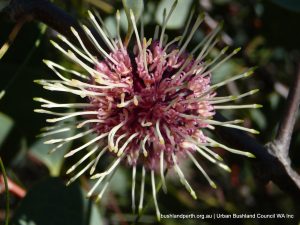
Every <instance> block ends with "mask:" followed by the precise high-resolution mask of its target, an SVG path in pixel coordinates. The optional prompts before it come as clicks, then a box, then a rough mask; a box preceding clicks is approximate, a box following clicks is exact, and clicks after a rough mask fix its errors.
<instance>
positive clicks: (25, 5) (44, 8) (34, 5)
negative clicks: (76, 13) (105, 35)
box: [2, 0, 101, 54]
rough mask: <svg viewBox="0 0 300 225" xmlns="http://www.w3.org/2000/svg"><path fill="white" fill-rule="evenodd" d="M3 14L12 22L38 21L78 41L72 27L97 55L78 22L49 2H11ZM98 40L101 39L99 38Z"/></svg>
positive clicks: (15, 0)
mask: <svg viewBox="0 0 300 225" xmlns="http://www.w3.org/2000/svg"><path fill="white" fill-rule="evenodd" d="M2 13H3V14H4V15H5V16H6V17H8V18H10V20H12V21H19V20H26V21H30V20H36V21H39V22H42V23H44V24H46V25H47V26H49V27H51V28H53V29H54V30H56V31H57V32H58V33H60V34H62V35H63V36H65V37H67V38H68V39H69V40H71V41H77V39H76V38H75V36H74V35H73V33H72V32H71V29H70V27H74V28H75V29H76V31H77V32H78V34H79V36H80V37H81V39H82V41H83V43H84V44H85V45H86V47H87V48H88V49H89V50H90V51H91V52H92V53H95V54H96V53H97V51H96V50H95V48H94V46H93V44H92V43H91V42H90V40H89V38H88V37H87V36H86V34H85V32H84V31H83V29H82V27H81V26H80V25H79V23H78V21H77V20H76V19H74V18H73V17H72V16H70V15H69V14H67V13H66V12H65V11H63V10H62V9H60V8H59V7H57V6H56V5H54V4H53V3H51V2H50V1H48V0H11V1H10V3H9V5H8V6H7V7H6V8H4V10H3V12H2ZM92 32H93V34H94V35H95V37H98V35H97V34H96V33H95V32H94V31H93V30H92ZM98 40H100V39H99V38H98ZM99 42H101V40H100V41H99Z"/></svg>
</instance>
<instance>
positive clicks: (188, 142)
mask: <svg viewBox="0 0 300 225" xmlns="http://www.w3.org/2000/svg"><path fill="white" fill-rule="evenodd" d="M175 6H176V1H175V2H174V4H173V6H172V8H171V9H170V11H169V12H168V13H164V20H163V21H164V22H163V24H162V27H161V29H160V30H161V31H160V32H159V27H158V26H157V29H156V31H155V33H154V37H153V39H151V38H150V39H147V38H146V37H144V36H143V33H141V34H140V33H139V32H138V30H137V25H136V19H135V16H134V14H133V12H132V11H130V20H131V22H132V25H133V32H134V34H133V35H134V36H135V38H133V39H134V40H133V41H132V42H133V47H132V48H130V47H129V45H128V43H125V42H123V41H122V39H121V37H120V31H119V23H120V15H119V12H117V16H116V20H117V37H115V38H113V37H111V36H110V35H109V34H108V33H107V32H106V29H105V28H104V27H103V24H102V26H100V24H99V23H98V21H97V18H96V17H95V16H94V14H93V13H91V12H88V13H89V19H90V20H91V22H92V24H93V25H94V28H95V29H96V31H97V32H98V34H99V35H100V37H101V38H102V39H103V41H104V43H105V44H106V48H107V49H109V50H108V51H107V50H105V49H104V47H103V46H100V44H99V43H98V41H97V40H96V38H95V36H94V35H93V34H92V32H91V31H90V30H89V28H87V27H86V26H84V25H83V29H84V31H85V33H86V35H87V36H88V37H89V39H90V41H91V42H92V43H93V45H94V47H95V48H96V49H97V50H98V53H99V55H97V56H96V55H93V54H92V53H91V52H90V51H89V49H88V48H87V47H86V46H85V44H84V43H83V41H82V39H81V38H80V36H79V34H78V32H77V31H76V30H75V29H74V28H71V31H72V33H73V34H74V36H75V37H76V38H77V40H78V44H79V46H80V48H81V49H80V48H78V47H77V46H75V45H74V44H72V43H71V42H70V41H69V40H68V39H67V38H65V37H63V36H62V35H58V38H59V39H60V40H61V41H62V42H63V45H59V44H57V43H56V42H54V41H52V44H53V45H54V47H55V48H57V49H58V50H59V51H60V52H62V53H63V54H64V55H65V56H66V57H67V58H68V59H70V60H71V61H72V62H73V63H75V64H77V65H79V66H80V67H81V68H82V69H83V70H84V72H83V73H82V72H79V71H75V70H71V69H67V68H65V67H63V66H61V65H59V64H56V63H55V62H52V61H49V60H44V63H45V64H46V65H47V66H48V67H49V68H50V69H52V70H53V71H54V73H55V74H56V75H57V77H58V78H59V79H58V80H57V79H56V80H38V81H37V83H39V84H41V85H43V87H44V88H45V89H47V90H51V91H58V92H67V93H71V94H74V95H77V96H80V97H81V98H82V101H81V102H80V103H78V102H76V103H55V102H52V101H49V100H46V99H43V98H36V99H35V100H36V101H38V102H41V103H43V104H42V108H51V109H56V108H67V109H73V111H68V112H57V111H48V110H45V109H37V110H35V111H36V112H39V113H46V114H50V115H54V116H58V117H55V118H50V119H47V122H49V123H54V124H56V123H63V122H66V123H68V119H70V118H73V117H80V118H81V119H82V120H81V121H79V122H72V123H73V126H74V127H75V129H76V131H77V133H76V134H75V135H74V136H71V137H67V138H56V139H50V140H48V141H46V142H45V143H46V144H56V147H55V148H54V149H53V151H56V150H57V149H59V148H61V147H62V146H63V145H64V144H65V143H67V142H70V141H73V140H76V139H79V138H82V137H91V138H90V140H89V141H88V142H86V143H85V144H83V145H81V146H78V147H77V148H75V149H73V150H71V151H70V152H68V153H67V154H66V155H65V157H70V156H72V155H74V154H76V153H79V152H82V151H83V150H84V149H88V151H87V153H86V154H85V155H84V156H83V157H82V158H81V159H80V160H79V161H78V162H77V163H75V164H74V165H73V166H72V167H71V168H70V169H69V170H68V171H67V173H71V172H73V171H75V170H76V169H77V168H78V167H79V166H82V164H83V163H86V162H87V163H86V166H84V167H83V169H81V170H79V172H77V173H75V175H74V176H73V177H72V178H71V179H70V181H69V183H71V182H73V181H74V180H76V179H77V178H78V177H79V176H81V175H82V174H83V173H85V172H86V171H87V170H89V171H90V175H91V179H96V180H97V181H96V183H95V184H94V186H93V187H92V188H91V190H90V191H89V192H88V196H92V195H93V194H94V193H95V191H96V188H97V187H98V186H99V185H100V184H103V183H104V184H103V186H102V189H101V191H100V193H99V194H98V199H100V198H101V197H102V196H103V194H104V192H105V190H106V189H107V187H108V185H109V183H110V180H111V178H112V177H113V174H114V172H115V171H116V169H117V168H118V166H119V165H120V163H121V162H122V161H125V160H126V161H127V164H128V165H129V166H131V167H132V208H133V210H135V202H136V200H135V189H136V174H137V168H141V170H142V179H141V190H140V199H139V210H141V209H142V208H143V198H144V188H145V177H146V173H147V172H148V173H150V174H151V175H150V176H151V186H152V194H153V199H154V204H155V209H156V214H157V217H158V218H160V212H159V208H158V203H157V199H156V174H159V176H160V178H161V181H162V187H163V190H164V191H166V190H167V187H166V182H165V174H164V171H165V170H166V169H171V168H174V170H175V172H176V173H177V175H178V177H179V179H180V181H181V183H182V184H183V185H184V186H185V188H186V189H187V190H188V192H189V193H190V194H191V195H192V197H193V198H195V199H196V198H197V197H196V193H195V191H194V190H193V189H192V187H191V185H190V184H189V182H188V181H187V179H186V178H185V176H184V174H183V172H182V170H181V169H180V166H179V160H180V158H182V157H184V158H186V157H187V158H190V160H191V161H192V162H193V163H194V164H195V166H196V167H197V168H198V169H199V170H200V172H201V173H202V174H203V175H204V176H205V178H206V179H207V181H208V182H209V184H210V185H211V186H212V187H213V188H216V185H215V183H214V182H213V181H212V180H211V178H210V177H209V176H208V175H207V173H206V172H205V171H204V169H203V168H202V167H201V165H200V164H199V162H198V161H197V160H196V157H195V155H196V154H200V155H201V156H203V157H204V158H206V159H207V160H209V161H211V162H212V163H214V164H216V165H217V166H219V167H221V168H222V169H224V170H226V171H230V168H229V167H228V166H226V165H225V164H223V162H222V158H221V157H220V156H219V155H218V154H217V153H216V152H214V151H213V149H212V148H214V147H221V148H223V149H225V150H227V151H229V152H232V153H235V154H240V155H244V156H248V157H254V156H253V155H252V154H251V153H249V152H244V151H240V150H236V149H232V148H230V147H228V146H225V145H223V144H221V143H219V142H217V141H215V140H214V139H212V138H210V137H208V136H207V135H206V134H205V131H206V130H208V129H210V130H213V129H214V127H215V126H224V127H231V128H236V129H241V130H245V131H248V132H251V133H257V131H256V130H253V129H248V128H245V127H242V126H239V125H237V124H238V123H241V122H242V121H241V120H233V121H228V122H219V121H216V120H214V119H213V118H214V114H215V111H216V110H218V109H230V110H231V109H240V108H257V107H259V105H256V104H252V105H222V103H226V102H230V101H234V100H236V99H239V98H243V97H246V96H249V95H252V94H254V93H255V92H257V90H252V91H250V92H247V93H244V94H241V95H239V96H223V97H218V96H217V93H216V90H217V89H218V88H220V87H222V86H224V85H226V84H227V83H229V82H232V81H235V80H237V79H241V78H244V77H248V76H249V75H251V74H252V73H253V70H251V69H250V70H248V71H246V72H244V73H242V74H240V75H236V76H233V77H231V78H229V79H227V80H224V81H222V82H220V83H217V84H213V85H212V84H211V76H212V73H213V71H214V70H215V69H216V68H218V67H219V66H220V65H222V64H223V63H224V62H225V61H227V60H228V59H229V58H230V57H232V56H233V55H234V54H236V53H237V52H238V51H239V50H240V49H235V50H234V51H233V52H232V53H230V54H229V55H227V56H225V53H226V52H227V50H228V47H226V48H224V49H222V50H221V52H220V54H219V55H218V56H217V57H215V58H214V59H213V60H212V61H207V60H206V58H207V55H208V54H209V53H210V51H211V49H212V48H213V47H214V46H215V45H216V43H217V41H218V39H217V38H216V36H217V34H218V32H219V31H220V29H221V26H218V27H217V28H216V29H214V30H213V31H211V33H210V34H208V36H206V37H205V38H204V40H203V41H202V42H201V43H199V44H198V45H197V46H196V47H195V48H194V49H193V51H192V52H191V53H189V52H188V51H187V46H188V44H189V42H190V40H191V39H192V37H193V35H194V33H195V32H196V30H197V29H198V27H199V26H200V24H201V22H202V21H203V20H204V15H203V14H200V15H199V16H198V17H197V20H196V22H195V23H194V24H193V25H192V29H191V31H190V32H189V33H188V28H189V26H190V22H191V19H192V17H193V15H191V16H190V18H189V20H188V21H189V23H188V24H187V26H186V29H185V31H184V33H183V35H182V36H180V37H177V38H175V39H173V40H171V41H169V42H167V39H166V36H165V29H166V24H167V22H168V20H169V18H170V16H171V14H172V11H173V10H174V8H175ZM62 46H67V49H68V50H66V49H65V48H63V47H62ZM62 72H64V73H65V72H66V73H68V74H69V75H67V76H66V75H63V74H62ZM74 110H75V111H74ZM49 130H50V132H47V133H45V134H44V136H47V135H52V134H55V133H61V132H64V131H66V130H68V129H65V128H64V127H63V125H60V126H59V127H57V126H54V127H53V128H50V129H49ZM91 135H92V136H91ZM105 153H110V154H111V155H112V156H113V157H112V158H113V162H112V164H111V165H110V166H109V167H108V168H107V170H105V171H104V172H101V173H96V172H95V168H96V165H97V164H98V162H99V160H100V158H101V157H102V156H103V155H104V154H105Z"/></svg>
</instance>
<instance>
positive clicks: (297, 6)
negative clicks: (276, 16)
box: [271, 0, 300, 12]
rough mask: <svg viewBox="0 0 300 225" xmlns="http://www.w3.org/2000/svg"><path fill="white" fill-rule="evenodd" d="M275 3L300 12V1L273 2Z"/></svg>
mask: <svg viewBox="0 0 300 225" xmlns="http://www.w3.org/2000/svg"><path fill="white" fill-rule="evenodd" d="M271 1H272V2H273V3H275V4H277V5H279V6H281V7H283V8H285V9H288V10H290V11H294V12H300V1H299V0H271Z"/></svg>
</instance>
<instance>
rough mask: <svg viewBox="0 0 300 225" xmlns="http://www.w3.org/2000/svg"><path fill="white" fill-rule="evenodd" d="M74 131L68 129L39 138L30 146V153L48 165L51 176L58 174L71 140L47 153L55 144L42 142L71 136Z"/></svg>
mask: <svg viewBox="0 0 300 225" xmlns="http://www.w3.org/2000/svg"><path fill="white" fill-rule="evenodd" d="M74 133H75V130H74V129H70V130H69V131H66V132H62V133H59V134H56V135H52V136H51V137H45V138H41V139H39V140H38V141H36V142H35V143H34V144H33V145H32V146H31V147H30V154H31V155H33V156H34V157H36V158H37V159H38V160H40V161H41V162H43V163H44V164H45V165H46V166H47V167H48V169H49V172H50V175H51V176H59V174H60V170H61V167H62V164H63V162H64V155H65V154H66V152H67V151H68V150H69V149H70V148H71V145H72V142H71V141H70V142H67V143H66V144H65V145H63V146H62V147H61V148H59V149H58V150H57V151H55V152H53V153H51V154H49V152H50V151H51V150H52V149H53V148H54V147H55V146H56V145H50V144H44V142H45V141H47V140H49V139H54V138H67V137H71V136H73V135H74Z"/></svg>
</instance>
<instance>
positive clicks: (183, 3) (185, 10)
mask: <svg viewBox="0 0 300 225" xmlns="http://www.w3.org/2000/svg"><path fill="white" fill-rule="evenodd" d="M173 3H174V0H163V1H160V3H159V5H158V7H157V11H156V15H155V19H156V21H157V23H159V24H162V22H163V11H164V9H166V10H167V13H168V12H169V11H170V8H171V6H172V4H173ZM192 3H193V1H192V0H178V3H177V6H176V8H175V9H174V12H173V14H172V16H171V17H170V19H169V21H168V23H167V28H169V29H178V28H182V27H183V26H184V24H185V22H186V20H187V18H188V16H189V13H190V8H191V4H192Z"/></svg>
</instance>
